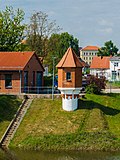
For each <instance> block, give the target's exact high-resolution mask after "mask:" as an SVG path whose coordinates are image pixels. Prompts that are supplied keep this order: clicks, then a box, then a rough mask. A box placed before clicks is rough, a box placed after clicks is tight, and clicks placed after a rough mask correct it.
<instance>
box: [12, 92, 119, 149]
mask: <svg viewBox="0 0 120 160" xmlns="http://www.w3.org/2000/svg"><path fill="white" fill-rule="evenodd" d="M119 102H120V94H109V95H92V94H91V95H90V94H87V95H86V98H85V99H79V108H78V110H76V111H74V112H66V111H63V110H62V107H61V106H62V102H61V99H55V100H54V101H52V100H50V99H34V101H33V103H32V105H31V107H30V108H29V110H28V112H27V114H26V116H25V117H24V119H23V121H22V123H21V125H20V127H19V128H18V130H17V133H16V134H15V137H14V139H13V140H12V142H11V143H10V147H19V148H26V149H29V148H32V149H43V150H52V149H53V150H67V149H68V150H120V104H119Z"/></svg>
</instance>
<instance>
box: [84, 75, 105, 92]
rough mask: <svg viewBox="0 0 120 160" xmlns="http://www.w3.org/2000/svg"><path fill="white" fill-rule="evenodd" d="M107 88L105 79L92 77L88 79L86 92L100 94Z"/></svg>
mask: <svg viewBox="0 0 120 160" xmlns="http://www.w3.org/2000/svg"><path fill="white" fill-rule="evenodd" d="M105 86H106V79H105V77H102V78H98V77H96V76H93V75H91V76H89V77H88V78H87V87H86V92H87V93H94V94H99V93H100V92H101V90H102V89H105Z"/></svg>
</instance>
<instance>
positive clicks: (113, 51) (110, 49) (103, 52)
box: [98, 40, 118, 56]
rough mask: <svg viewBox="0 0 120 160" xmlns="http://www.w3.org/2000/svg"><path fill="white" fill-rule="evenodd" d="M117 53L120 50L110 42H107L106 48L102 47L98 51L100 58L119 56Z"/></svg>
mask: <svg viewBox="0 0 120 160" xmlns="http://www.w3.org/2000/svg"><path fill="white" fill-rule="evenodd" d="M117 52H118V48H117V47H116V46H115V45H114V44H113V42H112V41H111V40H110V41H107V42H105V44H104V47H101V48H100V49H99V50H98V56H110V55H112V56H114V55H117Z"/></svg>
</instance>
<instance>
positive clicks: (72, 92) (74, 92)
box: [59, 88, 81, 111]
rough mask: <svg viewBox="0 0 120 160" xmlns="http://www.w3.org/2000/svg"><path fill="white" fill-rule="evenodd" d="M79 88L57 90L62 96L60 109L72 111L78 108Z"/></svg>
mask: <svg viewBox="0 0 120 160" xmlns="http://www.w3.org/2000/svg"><path fill="white" fill-rule="evenodd" d="M80 89H81V88H59V90H60V91H61V96H62V108H63V109H64V110H66V111H74V110H76V109H77V108H78V97H79V93H80Z"/></svg>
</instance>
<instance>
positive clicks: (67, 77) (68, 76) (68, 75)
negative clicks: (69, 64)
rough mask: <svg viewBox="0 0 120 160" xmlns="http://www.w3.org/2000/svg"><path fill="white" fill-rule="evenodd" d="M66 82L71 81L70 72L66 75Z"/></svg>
mask: <svg viewBox="0 0 120 160" xmlns="http://www.w3.org/2000/svg"><path fill="white" fill-rule="evenodd" d="M66 80H71V72H67V73H66Z"/></svg>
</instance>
